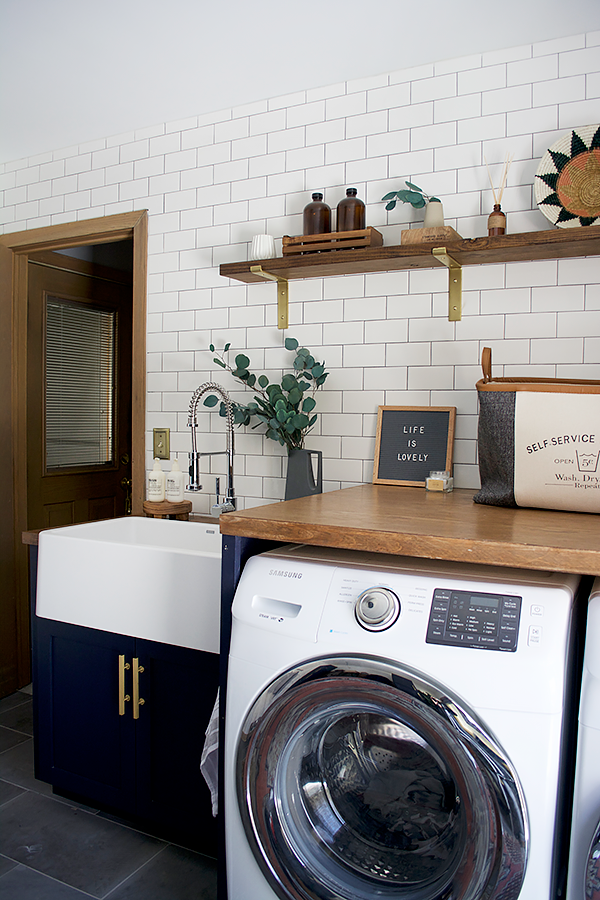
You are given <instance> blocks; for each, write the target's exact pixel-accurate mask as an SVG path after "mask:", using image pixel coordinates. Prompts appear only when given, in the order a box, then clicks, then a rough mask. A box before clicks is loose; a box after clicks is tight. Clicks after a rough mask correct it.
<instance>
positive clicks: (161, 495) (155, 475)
mask: <svg viewBox="0 0 600 900" xmlns="http://www.w3.org/2000/svg"><path fill="white" fill-rule="evenodd" d="M164 499H165V473H164V472H163V470H162V469H161V467H160V459H155V460H154V468H153V469H152V471H151V472H149V473H148V500H151V501H152V502H153V503H160V502H161V501H162V500H164Z"/></svg>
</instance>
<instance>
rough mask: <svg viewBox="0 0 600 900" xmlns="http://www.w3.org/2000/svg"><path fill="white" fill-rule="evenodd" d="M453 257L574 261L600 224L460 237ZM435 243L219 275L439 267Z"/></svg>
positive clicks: (592, 244) (594, 242)
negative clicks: (259, 271)
mask: <svg viewBox="0 0 600 900" xmlns="http://www.w3.org/2000/svg"><path fill="white" fill-rule="evenodd" d="M445 247H446V251H447V253H448V255H449V256H451V257H452V258H453V259H455V260H456V262H457V263H459V265H461V266H474V265H489V264H492V263H506V262H528V261H531V260H543V259H572V258H577V257H582V256H597V255H599V254H600V225H591V226H588V227H587V228H568V229H565V228H556V229H552V230H547V231H529V232H524V233H523V234H503V235H498V236H495V237H478V238H461V239H460V240H453V241H446V242H445ZM431 250H432V245H431V244H403V245H391V246H388V247H386V246H382V247H369V248H367V249H363V250H337V251H328V252H324V253H312V254H304V255H302V256H299V257H292V258H290V257H277V258H275V259H265V260H258V261H257V260H252V261H247V262H232V263H222V264H221V266H220V269H219V271H220V274H221V275H222V276H224V277H226V278H233V279H234V280H236V281H242V282H244V283H246V284H251V283H255V282H257V283H258V282H262V281H263V279H261V278H260V277H259V276H257V275H254V274H253V273H252V272H251V271H250V266H252V265H257V264H258V265H262V267H263V269H264V270H265V271H266V272H271V273H273V274H274V275H278V276H279V277H280V278H287V279H289V280H290V281H292V280H296V279H300V278H323V277H328V276H331V275H357V274H364V273H367V274H368V273H371V272H385V271H388V272H389V271H401V270H403V269H411V268H436V267H439V266H441V265H442V263H440V262H439V261H438V260H436V259H435V257H433V256H432V253H431Z"/></svg>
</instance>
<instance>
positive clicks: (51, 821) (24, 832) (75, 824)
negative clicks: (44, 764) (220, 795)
mask: <svg viewBox="0 0 600 900" xmlns="http://www.w3.org/2000/svg"><path fill="white" fill-rule="evenodd" d="M32 735H33V728H32V699H31V694H30V692H28V691H27V689H25V690H24V691H18V692H17V693H16V694H13V695H12V696H10V697H6V698H4V699H3V700H0V897H2V900H83V898H86V897H87V898H95V900H215V898H216V896H217V863H216V860H214V859H211V858H210V857H207V856H202V854H200V853H195V852H194V851H192V850H187V849H184V848H183V847H178V846H176V845H175V844H170V843H168V842H167V841H163V840H160V839H159V838H156V837H152V836H151V835H148V834H144V833H142V832H140V831H136V830H135V829H134V828H131V827H129V826H127V825H125V824H122V823H121V822H119V821H114V820H113V819H112V817H105V816H103V815H101V814H98V811H97V810H94V809H91V808H90V807H87V806H82V805H81V804H76V803H73V802H71V801H69V800H66V799H63V798H60V797H55V796H53V794H52V788H51V787H50V785H47V784H45V783H44V782H42V781H38V780H37V779H36V778H35V777H34V774H33V737H32Z"/></svg>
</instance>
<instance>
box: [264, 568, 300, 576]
mask: <svg viewBox="0 0 600 900" xmlns="http://www.w3.org/2000/svg"><path fill="white" fill-rule="evenodd" d="M269 575H274V576H275V577H276V578H302V572H289V571H288V570H287V569H270V570H269Z"/></svg>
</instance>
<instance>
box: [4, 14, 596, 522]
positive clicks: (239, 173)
mask: <svg viewBox="0 0 600 900" xmlns="http://www.w3.org/2000/svg"><path fill="white" fill-rule="evenodd" d="M596 122H600V33H598V32H595V33H590V34H582V35H576V36H572V37H568V38H564V39H559V40H552V41H546V42H541V43H538V44H534V45H526V46H518V47H514V48H508V49H506V50H503V51H494V52H492V53H485V54H474V55H473V56H470V57H467V58H463V59H457V60H445V61H443V62H440V63H438V64H435V65H425V66H422V67H418V68H414V69H410V70H404V71H395V72H392V73H389V74H387V75H381V76H377V77H375V78H367V79H360V80H357V81H352V82H348V83H346V84H343V83H342V84H336V85H329V86H324V87H322V88H319V89H311V90H308V91H305V92H298V93H296V94H293V95H288V96H285V97H277V98H274V99H271V100H269V101H261V102H258V103H254V104H247V105H246V106H243V107H238V108H235V109H230V110H221V111H219V112H217V113H208V114H204V115H201V116H196V117H194V116H192V117H190V118H188V119H185V120H180V121H178V122H171V123H165V124H162V125H156V126H152V127H149V128H144V129H140V130H138V131H132V132H131V133H129V134H122V135H115V136H112V137H108V138H105V139H101V140H97V141H93V142H88V143H87V144H85V145H82V146H79V147H69V148H65V149H63V150H57V151H55V152H48V153H45V154H41V155H39V156H37V157H35V158H32V159H24V160H17V161H15V162H12V163H8V164H4V165H2V166H0V198H1V207H2V208H1V210H0V231H1V232H4V233H6V232H14V231H22V230H26V229H32V228H39V227H43V226H47V225H54V224H59V223H62V222H70V221H75V220H83V219H89V218H96V217H98V216H107V215H112V214H115V213H121V212H128V211H132V210H138V209H148V211H149V226H150V239H149V260H148V263H149V267H148V271H149V275H148V335H147V340H148V346H147V349H148V353H147V417H146V428H147V431H146V448H147V464H148V467H149V468H150V467H151V457H152V429H153V428H154V427H168V428H170V429H171V451H172V455H173V456H177V457H178V458H179V460H180V462H181V464H182V467H183V468H185V467H186V465H187V451H188V449H189V441H190V436H189V429H188V427H187V406H188V402H189V399H190V396H191V394H192V392H193V390H194V389H195V388H196V387H197V386H198V385H199V384H201V383H202V382H204V381H208V380H212V379H214V380H216V381H218V382H219V383H221V384H222V385H223V386H224V387H225V388H226V389H227V390H229V391H230V392H231V394H232V396H233V397H234V398H236V399H239V400H246V401H247V400H249V399H250V398H251V394H248V393H247V392H244V390H243V389H241V388H240V387H239V386H238V385H237V384H236V382H235V381H234V380H233V378H232V377H231V376H230V375H229V374H228V373H227V372H224V371H223V370H222V369H221V368H219V367H218V366H217V365H215V364H214V362H213V354H212V353H211V352H210V350H209V345H210V344H211V343H213V344H215V345H216V346H217V347H218V348H221V347H222V346H223V345H224V344H225V343H226V342H228V341H229V342H231V346H232V350H231V354H230V355H231V357H232V358H233V357H234V356H235V354H236V352H239V351H246V352H247V354H248V356H249V357H250V360H251V364H252V369H253V370H256V371H265V372H266V373H267V374H268V375H272V376H273V377H277V376H278V375H279V374H280V372H281V367H282V366H284V365H287V364H288V363H289V362H290V361H291V359H292V354H291V353H288V352H287V351H285V350H284V349H283V341H284V338H285V337H286V335H289V336H294V337H296V338H297V339H298V340H299V341H300V342H301V343H302V344H304V345H305V346H308V347H309V348H310V349H311V350H312V351H313V352H314V354H315V356H316V357H317V358H318V359H324V360H325V361H326V363H327V369H328V371H329V372H330V373H331V374H330V376H329V379H328V381H327V383H326V385H325V387H324V389H323V390H322V391H321V392H320V396H319V397H318V405H317V411H318V412H319V413H320V415H319V419H318V423H317V425H316V426H315V429H314V431H313V432H312V434H311V435H310V436H309V438H308V442H307V443H308V446H309V447H310V448H312V449H316V450H321V451H322V452H323V457H324V462H323V472H324V488H325V490H335V489H337V488H340V487H346V486H349V485H353V484H357V483H361V482H365V481H371V479H372V473H373V454H374V448H375V428H376V421H377V407H378V406H379V405H381V404H388V405H436V406H447V405H452V406H456V407H457V409H458V419H457V427H456V440H455V484H456V485H457V486H458V487H466V488H476V487H478V484H479V474H478V468H477V394H476V391H475V382H476V381H477V379H478V378H479V377H480V358H481V351H482V348H483V347H484V346H491V347H492V351H493V363H494V373H495V374H497V375H502V374H507V375H541V376H550V377H551V376H558V375H560V376H563V377H588V378H600V260H599V258H598V257H594V258H589V259H575V260H561V261H560V262H558V261H549V262H531V263H513V264H508V265H490V266H477V267H473V268H467V269H465V270H464V274H463V288H464V295H463V302H464V309H463V319H462V321H461V322H456V323H450V322H448V318H447V308H448V302H447V294H446V288H447V275H446V273H445V270H422V271H414V272H410V273H408V272H399V273H381V274H372V275H350V276H347V277H335V278H328V279H308V280H306V281H301V282H293V283H292V284H291V285H290V327H289V330H288V331H287V332H282V331H279V330H278V329H277V328H276V297H275V285H273V284H264V285H262V284H258V285H249V286H245V285H242V284H239V283H238V282H233V281H232V282H231V283H230V282H228V280H227V279H224V278H222V277H221V275H220V274H219V265H220V263H222V262H227V261H235V260H246V259H248V253H249V246H250V242H251V240H252V236H253V235H254V234H258V233H263V232H267V233H269V234H272V235H273V236H274V237H275V239H276V247H277V252H278V254H281V236H282V235H284V234H300V233H301V232H302V210H303V207H304V206H305V204H306V203H307V202H308V201H309V199H310V194H311V192H312V191H313V190H315V189H321V190H323V191H324V192H325V199H326V201H327V202H328V203H329V205H330V206H331V207H332V208H335V206H336V205H337V203H338V202H339V200H341V199H342V198H343V197H344V195H345V188H346V186H352V187H356V188H357V189H358V194H359V196H360V197H361V198H363V199H364V200H365V202H366V204H367V224H368V225H371V226H373V227H375V228H377V229H379V230H381V232H382V233H383V235H384V240H385V243H386V244H397V243H399V242H400V231H401V230H402V229H403V228H407V227H411V226H413V227H418V226H419V225H420V223H421V222H422V213H419V212H417V211H415V210H413V209H412V207H410V206H406V205H402V204H400V205H399V206H397V207H396V209H395V210H394V211H393V212H390V213H387V212H386V211H385V209H384V206H385V204H383V203H382V202H381V197H382V196H383V195H384V194H385V193H386V192H387V191H389V190H393V189H397V188H399V187H400V186H401V184H402V181H403V180H404V179H405V178H408V179H409V180H414V181H415V182H416V183H417V184H419V185H421V186H422V187H423V188H424V189H425V190H427V191H428V192H430V193H435V194H439V195H441V197H442V200H443V203H444V211H445V216H446V223H447V224H449V225H452V226H453V227H454V228H455V229H456V230H457V231H458V232H459V233H460V234H461V235H463V237H476V236H478V235H483V234H486V223H487V215H488V214H489V212H490V211H491V208H492V203H493V199H492V192H491V189H490V185H489V180H488V174H487V170H486V162H487V163H488V165H489V166H490V168H491V171H492V174H493V176H494V178H495V182H496V185H497V184H498V181H499V178H500V173H501V170H502V164H503V161H504V159H505V156H506V154H508V153H510V154H513V155H514V161H513V164H512V167H511V169H510V172H509V176H508V184H507V187H506V191H505V193H504V197H503V204H502V205H503V208H504V209H505V210H506V212H507V215H508V229H509V231H510V232H512V233H516V232H521V231H532V230H543V229H546V228H549V227H552V226H550V223H549V222H548V221H547V220H546V219H545V217H544V216H543V215H542V214H541V213H540V212H539V210H538V209H537V206H536V203H535V196H534V189H533V181H534V175H535V171H536V169H537V166H538V163H539V159H540V157H541V156H542V154H543V153H544V152H545V150H546V149H547V148H548V147H549V146H551V144H552V143H554V142H555V141H556V140H557V139H558V138H559V137H560V136H561V135H562V134H563V133H564V131H565V130H567V129H570V128H574V127H578V126H584V125H589V124H593V123H596ZM199 422H200V424H199V432H200V436H199V443H200V448H201V449H205V450H221V449H223V447H224V427H223V419H221V418H220V417H219V416H218V415H217V414H216V413H215V412H214V411H212V412H211V411H209V410H207V409H205V408H203V407H200V410H199ZM223 459H224V458H223V457H220V456H217V457H215V458H214V460H213V461H212V462H208V461H205V463H204V466H203V470H204V472H205V473H206V477H205V479H204V483H205V491H204V492H203V493H201V494H198V495H191V494H188V495H187V496H188V497H190V498H191V499H192V500H193V504H194V509H195V510H196V511H198V512H207V511H208V510H209V508H210V505H211V503H212V502H214V479H213V477H212V476H213V475H219V474H220V475H222V474H223V473H224V470H225V466H224V462H223ZM234 470H235V477H236V492H237V496H238V504H239V508H240V509H243V508H250V507H253V506H259V505H262V504H264V503H269V502H272V501H273V500H278V499H281V498H282V497H283V492H284V477H285V457H284V451H283V449H282V448H281V447H280V446H279V445H278V444H274V443H273V442H272V441H267V440H266V439H265V438H264V437H263V436H262V435H261V434H260V433H259V432H257V431H253V430H251V429H241V430H237V431H236V455H235V465H234Z"/></svg>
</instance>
